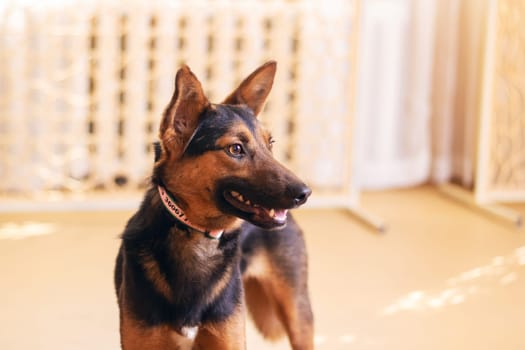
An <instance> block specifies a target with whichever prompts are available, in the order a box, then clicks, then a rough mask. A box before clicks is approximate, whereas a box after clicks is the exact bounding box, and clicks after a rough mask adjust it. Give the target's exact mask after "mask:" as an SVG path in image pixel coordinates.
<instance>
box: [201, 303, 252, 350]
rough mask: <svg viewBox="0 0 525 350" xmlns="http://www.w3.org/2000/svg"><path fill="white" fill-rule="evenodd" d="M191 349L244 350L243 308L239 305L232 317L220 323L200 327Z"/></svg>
mask: <svg viewBox="0 0 525 350" xmlns="http://www.w3.org/2000/svg"><path fill="white" fill-rule="evenodd" d="M193 349H194V350H207V349H213V350H244V349H246V334H245V317H244V306H242V305H239V306H238V307H237V309H236V310H235V312H234V313H233V314H232V315H230V316H229V317H228V318H227V319H225V320H223V321H221V322H217V323H208V324H203V325H201V326H200V327H199V333H197V337H196V338H195V343H194V344H193Z"/></svg>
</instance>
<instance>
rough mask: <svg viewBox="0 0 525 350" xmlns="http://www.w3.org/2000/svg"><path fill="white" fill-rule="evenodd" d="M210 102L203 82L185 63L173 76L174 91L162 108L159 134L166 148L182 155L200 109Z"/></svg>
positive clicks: (168, 151) (199, 114)
mask: <svg viewBox="0 0 525 350" xmlns="http://www.w3.org/2000/svg"><path fill="white" fill-rule="evenodd" d="M209 105H210V102H209V101H208V98H206V96H205V95H204V91H203V90H202V85H201V83H200V82H199V80H198V79H197V77H196V76H195V74H193V72H192V71H191V70H190V68H189V67H188V66H186V65H184V66H183V67H182V68H180V69H179V71H178V72H177V76H176V77H175V92H174V93H173V96H172V97H171V101H170V103H169V104H168V107H166V110H165V111H164V115H163V118H162V121H161V123H160V130H159V137H160V140H161V142H162V146H163V149H164V151H165V152H167V153H171V152H175V154H176V156H177V157H179V156H181V155H182V152H183V150H184V147H185V146H186V143H187V142H188V140H189V139H190V138H191V135H192V134H193V132H194V131H195V129H196V128H197V125H198V124H199V119H200V117H201V115H202V112H203V111H204V110H205V109H206V108H207V107H208V106H209Z"/></svg>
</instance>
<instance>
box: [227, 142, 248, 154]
mask: <svg viewBox="0 0 525 350" xmlns="http://www.w3.org/2000/svg"><path fill="white" fill-rule="evenodd" d="M227 151H228V153H229V154H230V155H232V156H234V157H240V156H242V155H243V154H244V149H243V148H242V145H241V144H240V143H234V144H233V145H229V146H228V148H227Z"/></svg>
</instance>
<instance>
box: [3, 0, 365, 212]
mask: <svg viewBox="0 0 525 350" xmlns="http://www.w3.org/2000/svg"><path fill="white" fill-rule="evenodd" d="M13 4H14V3H13ZM353 5H354V3H353V2H352V1H341V2H340V3H337V4H332V5H331V6H325V4H324V3H323V2H321V1H319V2H317V1H291V2H290V1H284V0H282V1H280V0H279V1H254V0H252V1H243V2H233V1H202V2H189V1H188V2H182V1H180V2H178V1H158V2H146V1H143V2H142V1H132V2H119V1H109V2H103V1H100V2H95V3H90V2H88V1H85V2H83V1H79V2H77V3H76V4H75V6H53V7H46V6H39V7H37V8H35V7H25V6H23V5H19V6H15V5H13V6H6V7H0V149H1V154H2V156H1V158H0V191H1V192H2V193H4V194H5V193H9V194H11V195H14V194H23V195H28V194H29V195H34V194H35V193H36V194H46V193H49V191H50V190H58V192H59V193H73V194H89V193H94V192H101V193H105V192H107V193H114V192H115V191H117V190H120V189H130V190H135V189H137V188H139V187H140V186H141V185H142V184H143V183H144V181H145V179H146V177H147V176H148V174H149V173H150V170H151V165H152V161H153V155H152V147H151V144H152V142H153V141H155V139H156V133H157V128H158V122H159V121H160V115H161V113H162V110H163V108H164V106H165V104H166V103H167V102H168V100H169V98H170V96H171V93H172V89H173V79H174V75H175V72H176V70H177V68H178V67H179V66H180V65H181V64H182V63H187V64H188V65H189V66H190V67H191V69H192V70H193V71H194V72H195V73H196V74H197V76H198V77H199V78H200V80H201V81H202V83H203V86H204V87H205V89H207V90H206V92H207V93H208V95H209V97H210V99H211V100H212V101H214V102H219V101H220V100H221V99H222V98H224V97H225V96H226V95H227V94H228V93H229V92H230V90H232V89H233V87H234V86H235V84H238V83H239V82H240V80H241V79H242V78H243V77H244V76H246V75H247V74H248V73H250V72H251V71H252V70H253V69H255V68H256V67H257V66H258V65H259V64H261V63H262V62H264V61H266V60H268V59H275V60H277V61H278V73H277V77H276V81H275V85H274V89H273V91H272V93H271V95H270V99H269V101H268V104H267V106H266V109H265V111H264V112H263V118H264V122H265V123H266V124H268V126H269V127H270V128H271V129H272V130H273V133H274V136H275V138H276V139H277V141H278V143H277V144H276V156H277V158H278V159H280V160H281V161H283V162H285V163H287V164H288V165H289V166H290V167H292V168H293V169H294V170H295V171H296V172H298V173H299V174H300V175H301V176H302V177H303V178H305V179H306V180H307V182H308V183H309V184H311V185H312V186H313V188H314V191H315V193H317V194H318V196H317V199H318V200H319V202H322V203H324V204H332V205H333V204H337V205H341V204H343V203H344V204H349V203H348V201H349V198H350V197H351V191H352V186H351V182H352V181H351V180H352V178H351V176H350V169H351V165H350V159H351V154H350V152H351V146H350V145H351V137H350V128H351V116H352V110H351V106H352V96H353V90H352V87H353V80H354V77H353V75H352V69H353V64H354V63H355V62H354V52H353V50H352V40H351V38H352V36H353V34H354V31H353V29H354V28H353V23H354V19H353V13H354V12H353V10H352V6H353ZM314 201H315V199H314Z"/></svg>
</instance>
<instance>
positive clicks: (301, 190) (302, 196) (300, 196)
mask: <svg viewBox="0 0 525 350" xmlns="http://www.w3.org/2000/svg"><path fill="white" fill-rule="evenodd" d="M296 191H297V192H296V195H295V198H294V200H293V202H294V204H295V205H296V206H300V205H301V204H304V203H305V202H306V200H307V199H308V197H310V194H312V190H311V189H310V188H308V187H307V186H305V185H301V186H300V187H298V188H297V190H296Z"/></svg>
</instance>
